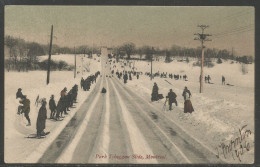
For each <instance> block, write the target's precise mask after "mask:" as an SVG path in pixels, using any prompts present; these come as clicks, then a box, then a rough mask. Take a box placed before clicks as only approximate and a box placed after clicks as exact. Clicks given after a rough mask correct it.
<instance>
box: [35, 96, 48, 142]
mask: <svg viewBox="0 0 260 167" xmlns="http://www.w3.org/2000/svg"><path fill="white" fill-rule="evenodd" d="M46 104H47V102H46V99H45V98H43V99H42V106H41V108H40V109H39V113H38V117H37V122H36V129H37V137H38V138H40V137H41V136H44V135H45V132H44V129H45V122H46V119H47V109H46Z"/></svg>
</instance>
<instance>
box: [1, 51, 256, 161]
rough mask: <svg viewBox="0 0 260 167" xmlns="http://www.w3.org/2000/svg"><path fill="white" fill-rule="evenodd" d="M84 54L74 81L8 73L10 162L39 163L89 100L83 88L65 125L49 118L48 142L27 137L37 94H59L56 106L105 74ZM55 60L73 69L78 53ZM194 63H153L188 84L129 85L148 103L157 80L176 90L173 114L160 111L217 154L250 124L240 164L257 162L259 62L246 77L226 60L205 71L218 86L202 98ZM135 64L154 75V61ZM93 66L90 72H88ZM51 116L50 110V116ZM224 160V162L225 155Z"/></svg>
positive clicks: (207, 88) (163, 89) (57, 75)
mask: <svg viewBox="0 0 260 167" xmlns="http://www.w3.org/2000/svg"><path fill="white" fill-rule="evenodd" d="M82 56H83V55H77V67H78V68H77V71H78V72H79V73H78V74H77V77H76V78H75V79H74V72H73V71H52V72H51V78H50V84H49V85H48V86H47V85H46V74H47V72H45V71H32V72H27V73H25V72H24V73H22V72H20V73H18V72H5V162H7V163H8V162H9V163H11V162H12V163H15V162H32V161H33V159H34V160H37V158H39V157H40V155H41V154H42V153H43V151H44V149H46V148H47V146H48V145H49V144H50V142H51V141H52V140H53V139H54V138H55V136H56V135H58V133H59V132H60V131H61V130H62V128H64V127H65V125H66V123H67V122H68V121H69V119H70V118H71V117H72V116H73V115H74V114H75V112H76V110H77V109H78V108H79V106H80V105H81V104H82V102H83V101H84V99H86V97H87V96H88V94H89V92H83V91H81V90H79V94H78V99H79V103H77V104H76V106H77V107H76V108H74V109H72V110H71V111H70V112H69V115H68V116H67V117H66V118H65V119H64V121H61V122H52V121H50V120H47V122H46V131H51V134H50V135H49V136H48V137H47V138H46V139H44V140H33V139H32V140H28V139H26V138H25V137H26V136H27V135H28V134H32V133H36V119H37V114H38V110H39V107H40V106H38V107H37V106H35V104H34V102H35V99H36V97H37V96H38V95H39V96H40V98H43V97H45V98H46V99H47V100H49V98H50V96H51V94H54V96H55V100H56V102H57V101H58V99H59V96H60V95H59V93H60V91H61V90H62V89H63V88H64V87H67V88H68V90H69V89H71V87H72V86H73V85H74V84H79V83H80V79H81V76H84V78H85V77H86V76H88V75H90V74H94V73H95V72H96V71H98V70H100V68H101V65H100V62H98V61H97V60H99V59H100V58H98V57H96V56H94V58H96V60H94V59H87V58H86V57H87V56H86V57H85V58H83V61H82ZM44 59H47V56H42V57H41V58H40V60H41V61H42V60H44ZM52 59H53V60H64V61H66V62H68V63H69V64H70V65H73V63H74V55H53V56H52ZM194 61H195V60H191V61H190V62H189V63H186V62H178V61H177V60H174V61H173V62H171V63H164V62H163V61H160V62H158V61H154V62H153V72H157V71H159V72H160V73H162V72H168V74H169V73H173V74H180V75H184V74H186V75H187V76H188V81H183V80H174V79H169V78H168V76H167V78H159V77H155V78H154V79H153V80H152V81H151V80H150V78H149V77H148V76H145V75H141V76H140V78H139V80H137V79H136V77H134V76H132V78H133V80H132V81H129V80H128V83H127V84H126V85H127V86H129V87H130V88H131V89H132V90H133V91H135V92H138V95H140V96H141V97H142V98H145V99H146V100H148V101H149V100H150V96H151V90H152V86H153V83H154V82H157V84H158V86H159V93H162V94H163V95H164V97H165V96H166V95H167V93H168V91H169V89H170V88H172V89H173V91H174V92H175V93H176V94H177V101H178V107H175V106H174V110H173V111H172V112H169V111H167V110H166V111H164V110H163V103H164V100H161V101H159V102H153V103H152V104H153V105H155V106H156V107H157V108H161V110H162V112H164V113H165V115H166V116H167V118H169V119H171V120H173V121H174V122H175V123H176V124H178V125H180V126H181V127H182V128H183V129H185V130H186V131H187V132H188V133H189V134H190V135H192V136H194V137H195V138H197V139H198V140H199V141H201V142H203V143H204V144H205V145H207V146H208V147H210V148H211V149H212V150H213V151H216V148H218V149H220V148H219V147H218V146H219V145H221V144H222V143H224V144H226V145H228V144H229V142H230V140H235V138H236V137H239V129H241V128H242V126H244V125H247V126H246V128H245V129H248V130H250V131H251V132H252V134H251V135H250V136H249V137H248V138H246V140H247V142H249V143H250V150H249V151H245V152H244V153H243V155H241V156H240V158H241V163H252V162H253V161H254V149H253V147H254V100H255V99H254V64H249V65H246V66H245V68H246V70H247V71H248V72H247V73H246V74H243V73H242V70H241V68H242V65H241V64H239V63H234V64H231V62H230V61H223V63H222V64H216V63H214V64H215V66H214V67H213V68H207V67H205V68H204V74H205V75H210V76H211V82H212V83H214V84H204V91H203V93H202V94H200V93H199V82H198V79H199V75H200V67H194V66H193V65H192V64H193V62H194ZM122 65H123V64H122V63H117V64H116V66H117V68H116V69H115V71H116V70H117V69H118V70H119V71H122V70H123V69H126V70H130V67H129V66H128V67H124V68H122V67H121V66H122ZM132 65H134V67H135V68H136V69H135V70H136V71H142V72H143V73H145V72H150V69H151V66H150V62H145V61H135V62H133V63H132ZM82 67H84V68H82ZM88 68H89V69H90V72H87V71H86V70H87V69H88ZM84 70H85V72H84ZM82 72H83V74H82ZM106 74H108V73H106ZM103 75H104V73H103ZM222 75H224V76H225V78H226V83H229V84H232V85H234V86H227V85H225V86H224V85H222V84H221V76H222ZM166 80H167V81H168V82H167V81H166ZM184 86H187V87H188V88H189V90H190V91H191V93H192V97H191V102H192V104H193V107H194V110H195V112H193V113H192V114H184V113H183V108H184V107H183V97H182V95H181V94H182V91H183V88H184ZM18 88H22V89H23V90H22V92H23V94H25V95H27V97H28V98H29V99H30V101H31V112H30V118H31V121H32V126H30V127H27V126H25V125H26V124H27V121H26V119H25V118H24V116H22V115H17V114H16V112H17V106H18V105H19V103H18V100H16V99H15V93H16V91H17V89H18ZM167 107H168V106H167ZM49 114H50V113H49V110H48V117H49ZM37 148H38V149H37ZM220 151H221V150H220ZM216 153H217V151H216ZM220 156H222V158H223V155H220ZM234 156H235V158H234V159H233V158H232V156H231V154H228V156H227V161H228V162H230V163H239V161H238V159H237V158H236V155H234Z"/></svg>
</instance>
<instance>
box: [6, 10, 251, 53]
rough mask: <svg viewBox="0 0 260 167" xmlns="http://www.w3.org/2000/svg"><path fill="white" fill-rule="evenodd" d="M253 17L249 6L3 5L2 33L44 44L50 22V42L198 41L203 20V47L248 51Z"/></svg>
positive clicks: (159, 43)
mask: <svg viewBox="0 0 260 167" xmlns="http://www.w3.org/2000/svg"><path fill="white" fill-rule="evenodd" d="M254 22H255V21H254V8H253V7H169V6H168V7H144V6H140V7H138V6H135V7H134V6H5V34H6V35H12V36H15V37H20V38H23V39H25V40H26V41H34V42H38V43H42V44H47V43H49V40H50V39H49V38H50V37H49V35H50V30H51V25H52V24H53V26H54V35H55V36H56V37H57V38H55V39H54V41H53V43H54V44H58V45H60V46H69V47H73V46H79V45H92V44H93V43H94V45H103V46H108V47H110V46H114V45H120V44H122V43H123V42H134V43H135V44H136V45H137V46H142V45H153V46H159V47H161V48H163V47H169V46H172V45H174V44H175V45H179V46H185V47H198V46H200V43H199V41H195V40H194V33H197V32H201V29H200V28H198V27H197V25H198V24H206V25H209V28H207V29H206V30H205V33H209V34H212V35H213V36H212V37H211V39H212V42H207V43H206V44H205V45H206V47H209V48H213V47H215V48H220V49H224V48H225V49H228V50H229V51H231V49H232V47H233V48H234V51H235V53H236V54H237V55H254V36H255V34H254ZM214 34H216V35H217V34H218V35H219V34H221V35H219V36H218V37H217V36H214Z"/></svg>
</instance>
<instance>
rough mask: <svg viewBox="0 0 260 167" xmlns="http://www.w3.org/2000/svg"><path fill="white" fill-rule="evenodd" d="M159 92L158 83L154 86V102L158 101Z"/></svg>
mask: <svg viewBox="0 0 260 167" xmlns="http://www.w3.org/2000/svg"><path fill="white" fill-rule="evenodd" d="M158 92H159V88H158V86H157V84H156V82H155V83H154V85H153V90H152V99H151V100H152V101H157V100H158Z"/></svg>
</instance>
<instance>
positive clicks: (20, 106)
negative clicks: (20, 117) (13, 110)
mask: <svg viewBox="0 0 260 167" xmlns="http://www.w3.org/2000/svg"><path fill="white" fill-rule="evenodd" d="M18 98H20V99H22V98H23V93H22V89H21V88H19V89H18V90H17V92H16V99H18ZM22 108H23V106H22V105H19V106H18V110H17V114H20V111H21V110H22Z"/></svg>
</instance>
